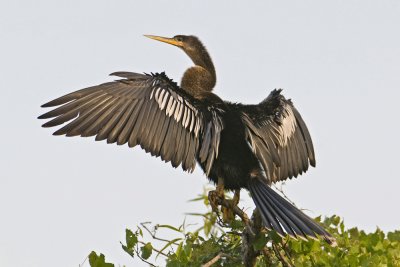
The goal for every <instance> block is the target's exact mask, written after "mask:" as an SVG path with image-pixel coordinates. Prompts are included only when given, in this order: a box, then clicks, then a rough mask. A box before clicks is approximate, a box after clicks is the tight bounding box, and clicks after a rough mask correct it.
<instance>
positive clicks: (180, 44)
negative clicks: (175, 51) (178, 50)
mask: <svg viewBox="0 0 400 267" xmlns="http://www.w3.org/2000/svg"><path fill="white" fill-rule="evenodd" d="M144 36H145V37H147V38H150V39H153V40H157V41H160V42H163V43H167V44H172V45H175V46H177V47H183V42H181V41H177V40H175V39H174V38H167V37H161V36H155V35H146V34H145V35H144Z"/></svg>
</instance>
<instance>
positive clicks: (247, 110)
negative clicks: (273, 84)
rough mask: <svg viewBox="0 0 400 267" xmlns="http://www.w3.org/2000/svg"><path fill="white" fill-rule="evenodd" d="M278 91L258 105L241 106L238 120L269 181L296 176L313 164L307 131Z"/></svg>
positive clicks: (310, 141) (312, 152) (296, 113)
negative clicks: (240, 118)
mask: <svg viewBox="0 0 400 267" xmlns="http://www.w3.org/2000/svg"><path fill="white" fill-rule="evenodd" d="M280 93H281V90H274V91H272V92H271V94H270V95H269V96H268V97H267V98H266V99H265V100H264V101H262V102H261V103H260V104H258V105H248V106H242V107H241V111H242V119H243V122H244V123H245V125H246V134H247V139H248V142H249V143H250V145H251V147H252V149H253V152H254V154H255V155H256V156H257V158H258V160H259V161H260V163H261V165H262V166H263V168H264V170H265V172H266V174H267V176H268V179H269V180H270V182H277V181H282V180H286V179H287V178H292V177H297V176H298V175H299V174H302V173H303V172H305V171H307V170H308V167H309V165H311V166H315V155H314V148H313V144H312V140H311V136H310V133H309V131H308V129H307V126H306V124H305V123H304V121H303V119H302V118H301V116H300V114H299V112H298V111H297V110H296V108H295V107H294V106H293V104H292V102H291V101H290V100H286V99H285V98H284V97H283V96H282V95H281V94H280Z"/></svg>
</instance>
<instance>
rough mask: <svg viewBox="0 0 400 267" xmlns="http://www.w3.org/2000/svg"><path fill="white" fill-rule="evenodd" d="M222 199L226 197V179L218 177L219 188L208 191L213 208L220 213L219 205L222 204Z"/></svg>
mask: <svg viewBox="0 0 400 267" xmlns="http://www.w3.org/2000/svg"><path fill="white" fill-rule="evenodd" d="M220 199H225V192H224V180H223V179H218V184H217V188H216V189H215V190H213V191H210V192H209V193H208V200H209V201H210V205H211V209H212V210H213V211H214V212H215V213H217V214H218V212H219V210H218V206H219V205H220V204H219V203H220V201H219V200H220Z"/></svg>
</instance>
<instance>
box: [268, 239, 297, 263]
mask: <svg viewBox="0 0 400 267" xmlns="http://www.w3.org/2000/svg"><path fill="white" fill-rule="evenodd" d="M272 248H273V249H274V251H275V254H276V256H277V257H278V258H279V260H280V261H281V262H282V265H283V266H285V267H293V265H292V264H291V263H290V262H289V261H288V260H287V259H286V258H285V256H284V255H282V253H281V252H280V251H279V250H278V248H277V247H276V245H275V244H272Z"/></svg>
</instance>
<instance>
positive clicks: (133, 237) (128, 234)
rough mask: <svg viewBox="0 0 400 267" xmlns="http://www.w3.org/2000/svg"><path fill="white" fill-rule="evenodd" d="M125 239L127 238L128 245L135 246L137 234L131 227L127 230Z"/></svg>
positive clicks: (129, 246)
mask: <svg viewBox="0 0 400 267" xmlns="http://www.w3.org/2000/svg"><path fill="white" fill-rule="evenodd" d="M125 239H126V246H127V247H128V248H129V249H131V248H133V247H134V246H135V245H136V244H137V242H138V238H137V234H134V233H133V232H132V231H131V230H129V229H126V230H125Z"/></svg>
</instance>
